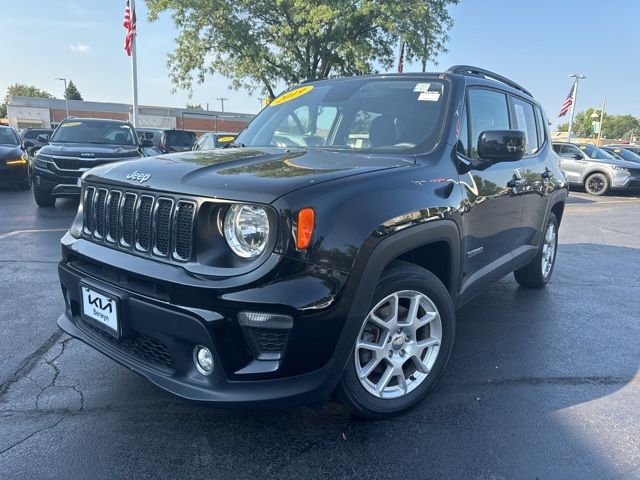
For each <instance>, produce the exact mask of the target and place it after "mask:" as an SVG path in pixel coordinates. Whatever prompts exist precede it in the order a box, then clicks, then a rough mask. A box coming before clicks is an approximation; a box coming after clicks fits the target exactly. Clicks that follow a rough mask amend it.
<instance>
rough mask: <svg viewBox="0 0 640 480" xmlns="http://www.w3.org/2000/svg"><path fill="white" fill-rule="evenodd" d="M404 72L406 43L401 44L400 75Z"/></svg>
mask: <svg viewBox="0 0 640 480" xmlns="http://www.w3.org/2000/svg"><path fill="white" fill-rule="evenodd" d="M402 70H404V42H402V43H401V44H400V58H399V59H398V73H402Z"/></svg>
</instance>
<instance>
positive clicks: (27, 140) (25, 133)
mask: <svg viewBox="0 0 640 480" xmlns="http://www.w3.org/2000/svg"><path fill="white" fill-rule="evenodd" d="M52 133H53V130H52V129H50V128H25V129H24V130H22V131H21V132H20V138H22V140H23V143H24V148H25V149H26V151H27V153H28V154H29V156H30V157H33V156H34V155H35V154H36V152H37V151H38V150H39V149H40V148H41V147H43V146H44V145H46V144H47V141H46V140H45V139H48V138H49V136H50V135H51V134H52ZM40 135H45V137H40ZM38 137H40V138H41V139H42V140H44V141H42V140H38Z"/></svg>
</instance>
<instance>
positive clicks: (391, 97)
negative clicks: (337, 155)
mask: <svg viewBox="0 0 640 480" xmlns="http://www.w3.org/2000/svg"><path fill="white" fill-rule="evenodd" d="M325 82H326V83H325ZM325 82H323V83H317V84H314V85H307V86H303V87H298V88H295V89H293V90H290V91H289V92H287V93H285V94H283V95H281V96H280V97H278V98H276V99H275V100H274V101H273V102H272V103H271V104H270V105H269V106H268V107H266V108H265V109H264V110H263V111H262V112H260V114H259V115H258V116H257V117H256V118H255V119H254V120H253V121H252V122H251V123H250V124H249V125H248V126H247V128H246V129H245V130H244V131H243V132H242V133H241V134H240V135H239V136H238V138H237V139H236V143H237V144H239V145H243V146H248V147H249V146H254V147H269V146H273V147H281V148H290V147H294V148H295V147H300V148H316V149H325V148H326V149H348V150H363V151H370V152H383V151H385V152H405V151H408V150H413V149H415V150H418V149H419V150H420V151H428V150H431V149H432V148H433V147H434V146H435V144H436V142H437V141H438V137H439V135H440V130H441V126H442V118H443V116H444V111H445V105H446V98H445V95H446V94H447V92H446V87H447V86H448V84H447V83H445V82H444V81H442V80H439V79H426V78H425V79H421V80H409V79H400V78H383V77H382V78H354V79H346V80H338V81H330V80H327V81H325Z"/></svg>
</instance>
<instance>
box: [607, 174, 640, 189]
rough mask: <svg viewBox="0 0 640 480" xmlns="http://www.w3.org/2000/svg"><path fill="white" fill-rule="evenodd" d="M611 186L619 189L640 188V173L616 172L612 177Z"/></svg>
mask: <svg viewBox="0 0 640 480" xmlns="http://www.w3.org/2000/svg"><path fill="white" fill-rule="evenodd" d="M611 188H613V189H619V190H640V174H636V173H635V172H634V173H631V174H629V173H626V172H619V171H618V172H615V174H614V176H613V178H612V179H611Z"/></svg>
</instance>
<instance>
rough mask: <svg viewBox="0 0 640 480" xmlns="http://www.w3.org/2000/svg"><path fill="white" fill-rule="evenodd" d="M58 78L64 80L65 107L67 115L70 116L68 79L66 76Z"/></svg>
mask: <svg viewBox="0 0 640 480" xmlns="http://www.w3.org/2000/svg"><path fill="white" fill-rule="evenodd" d="M56 80H61V81H63V82H64V108H65V110H66V111H67V117H68V116H69V102H68V100H67V79H66V78H56Z"/></svg>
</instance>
